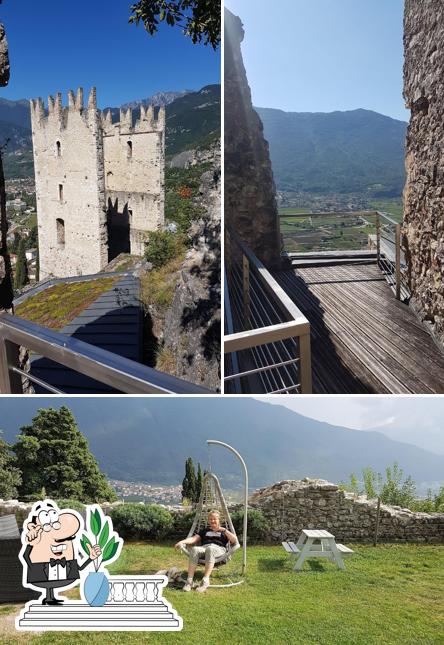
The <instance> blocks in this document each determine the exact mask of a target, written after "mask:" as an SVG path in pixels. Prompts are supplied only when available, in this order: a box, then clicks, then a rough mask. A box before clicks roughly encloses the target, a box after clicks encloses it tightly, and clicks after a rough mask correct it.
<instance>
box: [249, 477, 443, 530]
mask: <svg viewBox="0 0 444 645" xmlns="http://www.w3.org/2000/svg"><path fill="white" fill-rule="evenodd" d="M250 504H251V506H252V507H253V508H257V509H259V510H260V511H262V513H263V514H264V516H265V518H266V520H267V521H268V524H269V526H270V531H269V535H270V541H271V542H275V543H276V542H281V541H282V540H294V539H295V538H297V537H298V536H299V535H300V533H301V531H302V530H303V529H326V530H328V531H330V532H331V533H333V535H334V536H335V538H336V539H337V540H340V541H343V542H353V541H362V542H368V541H371V540H373V537H374V533H375V525H376V513H377V509H376V500H368V499H367V498H366V497H356V496H355V495H353V494H352V493H347V492H344V491H342V490H340V488H339V487H338V486H337V485H336V484H332V483H330V482H327V481H325V480H322V479H308V478H307V479H303V480H298V481H295V480H284V481H281V482H278V483H276V484H273V485H272V486H268V487H266V488H261V489H260V490H259V491H256V492H255V493H253V495H252V496H251V498H250ZM378 535H379V540H380V541H385V542H427V543H439V542H444V513H414V512H412V511H410V510H408V509H404V508H400V507H398V506H386V505H381V510H380V522H379V532H378Z"/></svg>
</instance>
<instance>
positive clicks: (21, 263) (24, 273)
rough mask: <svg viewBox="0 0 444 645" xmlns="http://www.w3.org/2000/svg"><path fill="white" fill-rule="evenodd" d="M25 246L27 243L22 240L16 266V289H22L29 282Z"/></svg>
mask: <svg viewBox="0 0 444 645" xmlns="http://www.w3.org/2000/svg"><path fill="white" fill-rule="evenodd" d="M25 245H26V241H25V240H24V239H23V238H22V239H21V240H20V243H19V247H18V254H17V264H16V265H15V278H14V287H15V288H16V289H21V288H22V287H24V286H25V284H28V282H29V277H28V263H27V261H26V246H25Z"/></svg>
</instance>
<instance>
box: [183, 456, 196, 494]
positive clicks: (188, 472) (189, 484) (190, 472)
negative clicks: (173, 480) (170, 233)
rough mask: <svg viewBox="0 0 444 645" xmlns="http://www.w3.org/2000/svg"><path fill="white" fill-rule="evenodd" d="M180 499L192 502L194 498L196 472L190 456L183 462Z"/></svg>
mask: <svg viewBox="0 0 444 645" xmlns="http://www.w3.org/2000/svg"><path fill="white" fill-rule="evenodd" d="M182 499H187V500H189V501H190V502H194V501H195V499H196V473H195V470H194V463H193V460H192V458H191V457H188V459H187V460H186V462H185V477H184V479H183V481H182Z"/></svg>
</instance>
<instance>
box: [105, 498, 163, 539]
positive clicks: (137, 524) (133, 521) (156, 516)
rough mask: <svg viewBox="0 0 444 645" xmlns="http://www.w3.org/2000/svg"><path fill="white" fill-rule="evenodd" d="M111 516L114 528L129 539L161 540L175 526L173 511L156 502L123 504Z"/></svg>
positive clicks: (113, 510) (114, 509)
mask: <svg viewBox="0 0 444 645" xmlns="http://www.w3.org/2000/svg"><path fill="white" fill-rule="evenodd" d="M110 516H111V519H112V521H113V525H114V529H115V530H116V531H117V532H118V533H119V535H120V536H121V537H123V538H124V539H129V540H160V539H163V538H165V537H166V536H167V535H168V533H169V532H170V531H171V528H172V526H173V518H172V515H171V513H170V512H169V511H167V510H166V509H165V508H162V507H161V506H157V505H156V504H150V505H145V504H122V505H121V506H117V507H116V508H113V509H112V511H111V513H110Z"/></svg>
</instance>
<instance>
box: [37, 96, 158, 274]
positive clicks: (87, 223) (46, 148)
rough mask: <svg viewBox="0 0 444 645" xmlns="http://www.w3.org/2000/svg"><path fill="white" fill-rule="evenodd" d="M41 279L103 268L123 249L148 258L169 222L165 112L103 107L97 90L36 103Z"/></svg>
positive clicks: (93, 271)
mask: <svg viewBox="0 0 444 645" xmlns="http://www.w3.org/2000/svg"><path fill="white" fill-rule="evenodd" d="M31 123H32V139H33V148H34V165H35V179H36V197H37V218H38V232H39V259H40V278H41V279H44V278H46V277H48V276H51V275H52V276H57V277H65V276H74V275H85V274H89V273H97V272H98V271H100V270H101V269H103V267H104V266H105V265H106V264H107V263H108V262H109V261H110V260H112V259H113V258H114V257H116V256H117V255H118V254H119V253H122V252H126V253H133V254H135V255H141V254H142V253H143V251H144V244H143V243H144V238H145V236H146V233H147V231H149V230H155V229H157V228H159V227H160V226H162V225H163V222H164V166H165V110H164V108H160V110H159V114H158V117H157V119H155V118H154V113H153V109H152V108H148V109H147V110H145V108H143V107H141V113H140V118H139V119H138V120H137V121H136V123H135V124H134V125H133V116H132V111H131V109H128V110H127V111H124V110H121V111H120V121H119V122H118V123H112V118H111V112H108V113H107V114H106V115H105V114H102V113H101V112H100V111H99V110H98V109H97V103H96V90H95V88H93V89H92V90H91V92H90V94H89V99H88V105H87V107H84V105H83V90H82V89H81V88H79V89H78V90H77V95H76V96H75V97H74V94H73V92H72V91H70V92H69V93H68V107H63V106H62V97H61V94H57V96H56V98H55V99H54V98H53V97H52V96H50V97H48V113H47V114H46V113H45V109H44V105H43V101H42V99H36V100H32V101H31Z"/></svg>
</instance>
